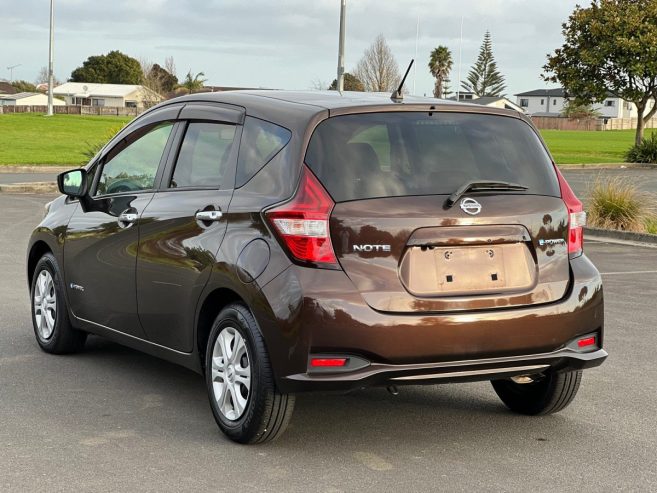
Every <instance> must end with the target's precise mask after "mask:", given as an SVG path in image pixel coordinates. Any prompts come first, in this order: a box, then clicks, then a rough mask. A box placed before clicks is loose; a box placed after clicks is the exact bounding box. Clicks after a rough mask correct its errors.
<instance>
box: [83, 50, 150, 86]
mask: <svg viewBox="0 0 657 493" xmlns="http://www.w3.org/2000/svg"><path fill="white" fill-rule="evenodd" d="M142 80H143V74H142V70H141V65H140V64H139V62H138V61H137V60H136V59H134V58H132V57H129V56H128V55H124V54H123V53H121V52H120V51H110V52H109V53H108V54H107V55H97V56H90V57H89V58H87V60H86V61H85V62H84V63H83V64H82V67H78V68H76V69H75V70H74V71H73V72H72V73H71V82H91V83H96V84H141V83H142Z"/></svg>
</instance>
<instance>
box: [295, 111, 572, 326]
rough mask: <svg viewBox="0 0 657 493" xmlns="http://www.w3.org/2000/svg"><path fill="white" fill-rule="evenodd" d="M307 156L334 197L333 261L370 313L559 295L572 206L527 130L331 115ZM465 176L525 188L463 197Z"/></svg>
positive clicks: (425, 116)
mask: <svg viewBox="0 0 657 493" xmlns="http://www.w3.org/2000/svg"><path fill="white" fill-rule="evenodd" d="M306 163H307V164H308V166H309V167H310V168H311V170H312V171H313V172H314V173H315V175H316V176H317V177H318V178H319V180H320V181H321V182H322V184H323V185H324V186H325V188H326V189H327V191H328V192H329V193H330V194H331V196H332V197H333V199H334V200H335V202H336V205H335V207H334V209H333V212H332V214H331V219H330V230H331V238H332V242H333V247H334V250H335V253H336V255H337V258H338V260H339V262H340V264H341V266H342V268H343V269H344V271H345V272H346V274H347V275H348V276H349V277H350V278H351V280H352V281H353V283H354V285H355V286H356V288H357V289H358V290H359V291H360V293H361V295H362V296H363V298H364V299H365V301H366V302H367V303H368V304H369V305H370V306H371V307H372V308H374V309H376V310H380V311H385V312H398V313H409V312H427V313H430V312H446V311H462V310H477V309H495V308H509V307H514V306H528V305H535V304H540V303H549V302H552V301H556V300H559V299H561V298H562V297H563V296H564V295H565V293H566V291H567V289H568V284H569V260H568V251H567V230H568V211H567V209H566V206H565V205H564V202H563V200H562V199H561V198H560V192H559V185H558V181H557V177H556V173H555V171H554V168H553V165H552V163H551V160H550V158H549V156H548V154H547V152H546V151H545V149H544V147H543V146H542V144H541V142H540V140H539V139H538V137H537V136H536V134H535V133H534V130H533V129H532V128H531V127H530V126H529V125H528V124H527V123H525V122H524V121H522V120H520V119H518V118H513V117H507V116H498V115H487V114H472V113H454V112H385V113H369V114H355V115H345V116H337V117H333V118H330V119H328V120H326V121H325V122H323V123H322V124H320V126H319V127H318V129H317V130H316V131H315V133H314V134H313V137H312V139H311V142H310V145H309V149H308V153H307V155H306ZM472 180H495V181H506V182H514V183H518V184H521V185H523V186H524V187H526V189H524V190H496V191H491V190H488V191H485V190H484V191H472V192H466V193H465V194H463V195H462V196H461V197H459V198H458V200H457V201H456V202H455V203H454V204H453V205H452V206H451V207H448V202H447V199H448V198H449V196H450V194H452V193H453V192H454V191H455V190H457V189H458V188H459V187H461V186H462V185H463V184H464V183H467V182H468V181H472Z"/></svg>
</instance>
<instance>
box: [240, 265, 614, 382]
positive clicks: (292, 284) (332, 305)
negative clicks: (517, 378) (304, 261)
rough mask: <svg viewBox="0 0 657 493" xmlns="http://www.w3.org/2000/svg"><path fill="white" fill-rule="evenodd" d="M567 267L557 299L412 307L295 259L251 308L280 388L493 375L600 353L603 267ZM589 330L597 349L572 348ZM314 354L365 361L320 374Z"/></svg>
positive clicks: (592, 362) (595, 358)
mask: <svg viewBox="0 0 657 493" xmlns="http://www.w3.org/2000/svg"><path fill="white" fill-rule="evenodd" d="M571 270H572V282H571V286H570V289H569V291H568V293H567V294H566V296H565V297H564V298H563V299H562V300H560V301H558V302H553V303H546V304H536V305H533V306H527V307H521V308H505V307H500V308H499V309H495V310H480V311H468V312H451V313H439V314H433V313H423V314H417V315H416V314H395V313H382V312H379V311H376V310H373V309H372V308H371V307H370V306H368V305H367V303H365V301H364V300H363V298H362V296H361V295H360V293H359V292H358V291H357V290H356V289H355V288H354V285H353V284H352V282H351V281H350V279H349V278H348V277H347V276H346V275H345V274H344V272H341V271H328V270H321V269H307V268H299V267H296V266H292V267H290V268H289V269H287V270H286V271H285V272H283V273H282V274H281V275H279V276H278V277H277V278H275V279H273V280H272V281H271V282H270V283H268V284H267V285H266V286H264V287H263V288H262V294H263V295H264V297H265V300H266V303H260V304H254V305H252V307H254V308H255V310H254V314H255V315H256V319H257V320H258V323H259V324H260V326H261V330H262V332H263V335H264V336H265V340H266V343H267V348H268V350H269V353H270V361H271V363H272V366H273V369H274V373H275V375H276V382H277V385H278V386H279V388H280V389H281V391H283V392H297V391H305V390H349V389H352V388H358V387H367V386H372V385H391V384H411V383H414V384H421V383H436V382H440V381H443V382H448V381H463V380H488V379H494V378H500V377H503V376H513V375H518V374H528V373H532V372H533V373H537V372H540V371H541V370H545V369H546V368H547V367H550V368H553V369H555V370H571V369H579V368H589V367H593V366H597V365H599V364H601V363H602V362H603V361H604V359H605V358H606V356H607V353H606V352H605V351H604V350H603V349H602V348H603V343H604V302H603V292H602V283H601V279H600V274H599V273H598V271H597V269H596V268H595V267H594V266H593V264H592V263H591V262H590V261H589V260H588V258H586V256H584V255H582V256H581V257H578V258H576V259H573V260H571ZM263 307H266V308H267V309H263ZM592 333H595V334H596V335H597V348H596V349H597V350H596V351H594V352H578V351H575V350H573V349H572V348H568V347H567V346H568V345H569V344H571V342H572V341H573V340H575V339H577V338H578V337H579V336H583V335H586V334H592ZM310 354H329V355H330V354H334V355H352V356H356V357H359V358H362V359H363V360H365V361H366V362H367V366H366V367H362V368H358V369H357V370H354V371H353V372H349V373H340V374H336V373H333V374H327V373H323V374H321V375H320V374H315V373H314V372H312V371H310V372H309V370H308V358H309V355H310ZM528 366H529V367H532V368H530V369H527V368H525V367H528ZM535 366H540V367H541V368H533V367H535Z"/></svg>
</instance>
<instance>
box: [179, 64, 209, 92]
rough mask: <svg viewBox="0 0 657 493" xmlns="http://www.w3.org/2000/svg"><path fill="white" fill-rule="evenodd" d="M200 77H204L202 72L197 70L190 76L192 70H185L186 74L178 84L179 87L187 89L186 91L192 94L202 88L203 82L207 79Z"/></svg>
mask: <svg viewBox="0 0 657 493" xmlns="http://www.w3.org/2000/svg"><path fill="white" fill-rule="evenodd" d="M201 77H205V74H204V73H203V72H199V73H198V74H196V75H195V76H192V71H191V70H190V71H189V72H187V75H186V76H185V81H184V82H183V83H182V84H180V87H182V88H184V89H187V92H188V93H189V94H192V93H193V92H198V91H200V90H201V89H203V84H205V82H206V81H207V79H201Z"/></svg>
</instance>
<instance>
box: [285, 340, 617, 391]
mask: <svg viewBox="0 0 657 493" xmlns="http://www.w3.org/2000/svg"><path fill="white" fill-rule="evenodd" d="M606 358H607V352H606V351H605V350H604V349H598V350H597V351H592V352H588V353H580V352H577V351H573V350H572V349H569V348H564V349H560V350H557V351H553V352H550V353H542V354H531V355H521V356H509V357H503V358H484V359H479V360H463V361H450V362H444V363H420V364H408V365H390V364H380V363H372V364H370V365H369V366H367V367H365V368H361V369H359V370H356V371H352V372H344V373H330V374H329V373H314V374H313V373H309V372H306V373H299V374H296V375H290V376H289V377H287V378H286V379H287V380H288V384H287V385H286V387H288V389H293V390H294V391H295V392H300V391H305V390H325V391H332V390H351V389H356V388H360V387H371V386H387V385H422V384H436V383H448V382H468V381H480V380H495V379H498V378H509V377H512V376H516V375H530V374H533V373H541V372H544V371H546V370H552V371H571V370H581V369H584V368H593V367H596V366H599V365H601V364H602V362H603V361H604V360H605V359H606Z"/></svg>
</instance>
